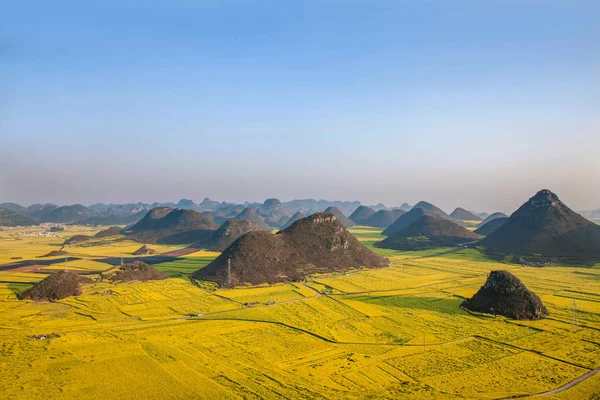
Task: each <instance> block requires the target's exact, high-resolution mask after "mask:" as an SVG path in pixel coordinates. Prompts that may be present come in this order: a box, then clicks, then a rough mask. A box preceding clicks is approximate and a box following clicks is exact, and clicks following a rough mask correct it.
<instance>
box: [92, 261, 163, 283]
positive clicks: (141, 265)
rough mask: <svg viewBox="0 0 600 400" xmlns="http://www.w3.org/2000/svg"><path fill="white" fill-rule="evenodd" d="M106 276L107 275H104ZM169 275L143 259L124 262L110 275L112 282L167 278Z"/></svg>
mask: <svg viewBox="0 0 600 400" xmlns="http://www.w3.org/2000/svg"><path fill="white" fill-rule="evenodd" d="M103 278H106V276H103ZM167 278H168V275H167V274H165V273H164V272H160V271H159V270H157V269H156V268H154V267H152V266H150V265H148V264H146V263H145V262H143V261H133V262H130V263H127V264H123V265H121V266H120V267H119V269H118V270H117V271H116V272H115V273H113V274H111V275H110V276H109V277H108V280H109V281H111V282H130V281H141V282H145V281H157V280H162V279H167Z"/></svg>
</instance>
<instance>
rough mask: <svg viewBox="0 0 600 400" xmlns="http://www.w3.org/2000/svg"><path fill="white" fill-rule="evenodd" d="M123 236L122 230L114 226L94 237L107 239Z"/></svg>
mask: <svg viewBox="0 0 600 400" xmlns="http://www.w3.org/2000/svg"><path fill="white" fill-rule="evenodd" d="M120 234H121V228H119V227H118V226H112V227H110V228H108V229H105V230H103V231H100V232H98V233H96V234H95V235H94V237H95V238H105V237H110V236H118V235H120Z"/></svg>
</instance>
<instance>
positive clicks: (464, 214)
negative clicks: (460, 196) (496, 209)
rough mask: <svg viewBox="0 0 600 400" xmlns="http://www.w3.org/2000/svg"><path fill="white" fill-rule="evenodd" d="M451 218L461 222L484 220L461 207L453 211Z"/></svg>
mask: <svg viewBox="0 0 600 400" xmlns="http://www.w3.org/2000/svg"><path fill="white" fill-rule="evenodd" d="M450 217H452V218H454V219H457V220H459V221H482V218H481V217H480V216H478V215H475V214H473V213H472V212H471V211H468V210H465V209H464V208H460V207H458V208H457V209H455V210H454V211H452V214H450Z"/></svg>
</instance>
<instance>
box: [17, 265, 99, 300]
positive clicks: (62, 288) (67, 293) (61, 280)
mask: <svg viewBox="0 0 600 400" xmlns="http://www.w3.org/2000/svg"><path fill="white" fill-rule="evenodd" d="M92 282H93V281H92V280H91V279H90V278H86V277H83V276H79V275H77V274H76V273H74V272H69V271H59V272H57V273H55V274H51V275H48V276H47V277H46V278H44V279H43V280H42V281H40V282H39V283H36V284H35V285H34V286H33V287H31V288H29V289H27V290H25V291H23V292H22V293H21V294H20V295H19V299H20V300H34V301H57V300H60V299H64V298H66V297H71V296H79V295H80V294H81V286H80V285H81V284H83V283H92Z"/></svg>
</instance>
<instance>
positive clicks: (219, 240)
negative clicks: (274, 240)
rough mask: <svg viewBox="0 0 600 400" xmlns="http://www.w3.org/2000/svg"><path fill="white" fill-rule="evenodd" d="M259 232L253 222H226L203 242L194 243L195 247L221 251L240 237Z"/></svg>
mask: <svg viewBox="0 0 600 400" xmlns="http://www.w3.org/2000/svg"><path fill="white" fill-rule="evenodd" d="M259 230H261V229H260V228H259V227H258V226H257V225H256V224H255V223H254V222H252V221H248V220H243V221H236V220H228V221H225V223H223V225H221V226H220V227H219V229H217V230H216V231H215V233H214V234H213V235H212V236H211V237H209V238H207V239H206V240H204V241H200V242H197V243H196V246H197V247H201V248H205V249H207V250H214V251H223V250H225V249H226V248H227V247H229V246H230V245H231V244H232V243H233V242H235V241H236V240H237V239H238V238H239V237H240V236H242V235H244V234H246V233H248V232H253V231H259Z"/></svg>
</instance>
